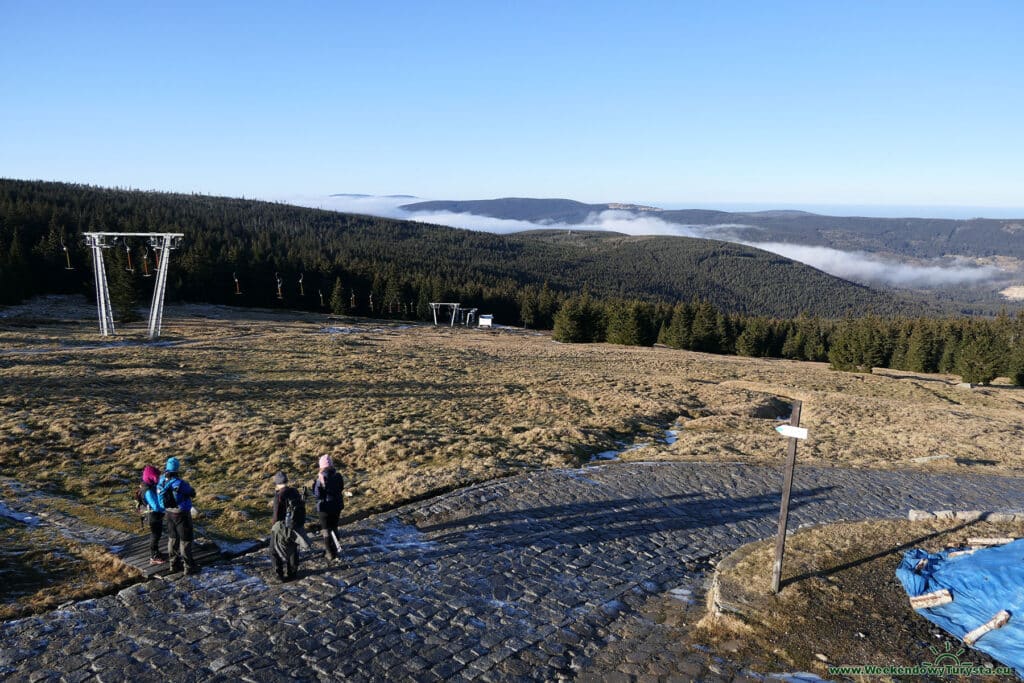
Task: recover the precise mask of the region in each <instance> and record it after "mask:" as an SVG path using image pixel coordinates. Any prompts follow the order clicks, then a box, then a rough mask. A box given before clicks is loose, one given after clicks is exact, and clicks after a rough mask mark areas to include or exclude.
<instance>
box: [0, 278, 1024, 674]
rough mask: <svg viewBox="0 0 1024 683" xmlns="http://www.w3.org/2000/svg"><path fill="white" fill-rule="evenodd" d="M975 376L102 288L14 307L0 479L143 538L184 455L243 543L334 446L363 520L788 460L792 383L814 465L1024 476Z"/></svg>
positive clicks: (1021, 402)
mask: <svg viewBox="0 0 1024 683" xmlns="http://www.w3.org/2000/svg"><path fill="white" fill-rule="evenodd" d="M958 383H959V378H958V377H954V376H938V375H914V374H908V373H900V372H895V371H888V370H884V371H881V370H880V371H876V372H875V373H873V374H850V373H842V372H836V371H833V370H831V369H829V367H828V366H827V365H826V364H818V363H803V362H795V361H784V360H766V359H752V358H740V357H729V356H714V355H708V354H700V353H691V352H685V351H676V350H671V349H667V348H660V347H656V348H634V347H621V346H611V345H607V344H597V345H564V344H558V343H555V342H553V341H552V340H551V338H550V336H549V335H547V334H545V333H539V332H535V331H530V330H521V329H510V328H499V329H496V330H491V331H487V330H476V329H465V328H458V327H457V328H449V327H435V326H433V325H423V324H416V325H408V324H403V323H399V322H394V321H367V320H364V319H339V318H329V317H328V316H326V315H322V316H318V315H313V314H305V313H290V312H285V311H264V310H240V309H229V308H225V307H212V306H198V305H189V306H168V308H167V311H166V312H165V315H164V326H163V334H162V336H161V339H160V341H159V342H158V343H149V342H147V340H146V338H145V323H144V322H142V323H134V324H130V325H123V326H119V327H118V335H117V336H116V337H112V338H106V339H104V338H101V337H99V335H98V333H97V324H96V320H95V309H94V308H92V307H91V306H90V304H89V303H88V302H86V301H84V300H82V299H80V298H51V299H46V300H39V301H35V302H32V303H31V304H27V305H25V306H21V307H12V308H8V309H3V310H0V474H2V477H3V478H5V479H7V480H15V481H18V482H20V483H21V484H22V485H24V486H26V487H29V488H31V489H32V490H34V491H38V492H41V494H45V495H46V496H47V497H46V498H45V500H46V501H47V504H49V505H52V506H53V507H55V508H60V509H62V510H63V512H65V513H66V514H71V513H73V514H74V515H76V516H80V517H82V518H83V519H85V520H87V521H88V522H90V523H93V524H100V525H103V526H107V527H112V528H119V529H122V530H125V531H135V532H136V533H140V531H139V524H138V521H137V519H136V518H135V516H134V514H133V513H132V512H131V507H132V506H131V504H130V495H131V493H132V492H133V491H134V490H135V487H136V486H137V482H138V480H139V474H140V471H141V469H142V467H143V466H144V465H146V464H153V465H156V466H158V467H161V466H162V465H163V463H164V461H165V460H166V459H167V458H168V457H170V456H175V457H178V458H180V459H181V460H182V462H183V470H184V477H185V478H186V479H187V480H188V481H189V482H190V483H192V484H193V486H194V487H195V488H196V490H197V492H198V497H197V498H196V505H197V507H198V508H199V509H200V510H201V516H200V517H199V518H198V520H197V522H198V524H199V525H200V526H201V527H202V528H203V530H204V531H205V533H207V534H208V535H210V536H214V537H219V538H224V539H235V540H240V539H248V538H256V537H260V536H264V535H265V534H266V532H267V528H268V526H269V524H268V518H269V508H268V501H269V500H270V497H271V495H272V491H273V485H272V482H271V477H272V476H273V474H274V473H275V472H276V471H277V470H281V469H283V470H285V471H286V472H287V473H288V474H289V476H290V478H291V479H292V481H293V482H299V483H300V485H302V484H304V483H308V482H311V480H312V478H313V477H314V475H315V474H316V462H317V458H318V457H319V456H320V455H321V454H324V453H329V454H331V455H332V456H333V457H334V459H335V462H336V463H337V464H338V466H339V468H340V469H341V471H342V473H343V474H344V476H345V478H346V481H347V486H348V491H349V492H351V494H352V496H351V497H350V498H348V499H347V506H346V511H345V514H346V515H348V516H358V515H362V514H366V513H369V512H372V511H375V510H380V509H384V508H387V507H391V506H395V505H397V504H400V503H402V502H404V501H409V500H414V499H416V498H420V497H423V496H426V495H430V494H432V493H436V492H441V491H444V490H449V489H452V488H455V487H459V486H462V485H466V484H470V483H473V482H478V481H483V480H487V479H491V478H495V477H502V476H508V475H512V474H515V473H517V472H521V471H523V470H527V469H530V468H539V467H563V466H575V465H579V464H581V463H582V462H585V461H587V460H588V459H590V458H591V457H593V456H594V455H595V454H598V453H601V452H604V451H610V450H614V451H623V449H625V448H627V447H628V446H637V447H636V448H633V449H631V450H628V451H625V452H623V453H621V455H620V457H621V459H623V460H700V461H708V462H735V461H741V462H756V463H764V464H771V465H779V464H781V461H782V458H783V456H784V448H785V440H784V439H782V438H781V437H779V436H778V435H777V434H776V433H775V432H774V430H773V427H774V425H775V424H776V422H775V420H776V418H778V417H780V416H786V415H788V414H789V412H790V404H791V402H792V400H793V399H800V400H802V401H803V416H802V423H801V424H802V426H804V427H806V428H807V429H808V430H809V432H810V435H809V438H808V439H807V440H806V441H804V442H801V444H800V450H799V454H798V466H799V465H811V464H814V465H825V466H838V467H860V468H912V469H927V470H935V471H939V470H941V471H953V472H971V473H1002V474H1011V475H1019V474H1021V473H1022V472H1024V453H1022V444H1024V422H1022V420H1021V415H1022V412H1021V409H1022V408H1024V391H1022V390H1020V389H1016V388H1014V387H1011V386H1008V385H1007V384H1005V382H1004V383H998V382H997V384H996V385H995V386H992V387H983V388H977V387H976V388H973V389H970V388H962V387H959V386H958ZM669 429H671V430H673V431H675V432H677V434H678V438H677V439H675V440H673V439H668V440H666V438H665V436H666V430H669ZM8 493H9V491H7V490H5V491H4V494H5V496H6V495H7V494H8ZM9 597H10V596H5V597H4V598H3V599H4V600H8V598H9ZM795 660H796V661H800V658H799V657H796V658H795Z"/></svg>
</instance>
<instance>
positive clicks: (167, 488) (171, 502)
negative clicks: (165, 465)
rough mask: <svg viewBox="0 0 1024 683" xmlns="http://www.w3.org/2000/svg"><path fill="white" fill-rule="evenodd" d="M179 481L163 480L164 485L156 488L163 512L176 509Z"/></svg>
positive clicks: (175, 479)
mask: <svg viewBox="0 0 1024 683" xmlns="http://www.w3.org/2000/svg"><path fill="white" fill-rule="evenodd" d="M179 481H180V480H179V479H177V478H174V479H165V480H164V483H163V484H161V485H160V486H158V487H157V490H156V495H157V497H158V498H159V499H160V502H161V503H162V504H163V506H164V509H165V510H170V509H174V508H177V507H178V496H177V492H178V482H179Z"/></svg>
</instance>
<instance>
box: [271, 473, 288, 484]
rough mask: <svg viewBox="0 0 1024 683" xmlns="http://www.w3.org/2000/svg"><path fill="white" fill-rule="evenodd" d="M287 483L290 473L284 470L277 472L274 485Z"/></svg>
mask: <svg viewBox="0 0 1024 683" xmlns="http://www.w3.org/2000/svg"><path fill="white" fill-rule="evenodd" d="M287 483H288V475H287V474H285V473H284V472H278V473H277V474H275V475H274V485H275V486H284V485H285V484H287Z"/></svg>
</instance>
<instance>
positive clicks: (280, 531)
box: [270, 472, 309, 581]
mask: <svg viewBox="0 0 1024 683" xmlns="http://www.w3.org/2000/svg"><path fill="white" fill-rule="evenodd" d="M274 489H275V490H274V502H273V512H272V513H271V516H270V521H271V523H272V525H273V526H271V527H270V559H271V561H272V562H273V563H274V572H276V573H277V578H279V579H281V580H282V581H292V580H293V579H295V577H296V576H298V573H299V545H300V544H301V545H302V546H303V549H304V550H308V549H309V542H308V541H307V540H306V535H305V533H304V530H303V526H304V525H305V524H306V503H305V501H304V500H302V495H301V494H300V493H299V492H298V491H297V490H295V489H294V488H292V487H291V486H288V475H286V474H285V473H284V472H278V473H277V474H275V475H274Z"/></svg>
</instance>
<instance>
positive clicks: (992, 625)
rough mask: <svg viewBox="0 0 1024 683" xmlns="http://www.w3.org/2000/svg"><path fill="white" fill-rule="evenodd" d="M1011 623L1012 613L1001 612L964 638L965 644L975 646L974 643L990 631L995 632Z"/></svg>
mask: <svg viewBox="0 0 1024 683" xmlns="http://www.w3.org/2000/svg"><path fill="white" fill-rule="evenodd" d="M1009 621H1010V613H1009V612H1007V611H1006V610H999V612H997V613H996V615H995V616H994V617H992V618H991V619H989V620H988V621H987V622H985V623H984V624H982V625H981V626H979V627H978V628H976V629H974V630H973V631H971V632H970V633H968V634H967V635H966V636H964V643H966V644H967V645H972V646H973V645H974V643H975V642H977V640H978V638H981V637H982V636H983V635H985V634H986V633H988V632H989V631H995V630H996V629H997V628H1002V627H1003V626H1005V625H1006V624H1007V622H1009Z"/></svg>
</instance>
